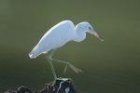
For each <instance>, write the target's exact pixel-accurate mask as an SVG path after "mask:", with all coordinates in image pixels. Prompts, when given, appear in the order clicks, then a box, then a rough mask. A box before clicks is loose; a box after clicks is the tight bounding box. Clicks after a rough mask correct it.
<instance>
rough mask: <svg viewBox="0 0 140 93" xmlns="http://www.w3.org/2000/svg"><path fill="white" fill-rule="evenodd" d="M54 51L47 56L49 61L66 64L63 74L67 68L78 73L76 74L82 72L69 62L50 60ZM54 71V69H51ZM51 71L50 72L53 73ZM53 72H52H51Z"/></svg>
mask: <svg viewBox="0 0 140 93" xmlns="http://www.w3.org/2000/svg"><path fill="white" fill-rule="evenodd" d="M54 51H55V50H52V51H51V53H50V55H49V59H50V60H51V61H55V62H59V63H63V64H66V67H65V69H64V73H65V72H66V70H67V67H68V66H69V67H70V68H71V69H72V70H73V71H74V72H76V73H78V72H82V70H80V69H79V68H77V67H75V66H74V65H72V64H71V63H70V62H67V61H62V60H59V59H54V58H52V56H53V54H54ZM53 70H54V69H53ZM53 70H52V71H53ZM53 72H54V71H53Z"/></svg>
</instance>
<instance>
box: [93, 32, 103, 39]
mask: <svg viewBox="0 0 140 93" xmlns="http://www.w3.org/2000/svg"><path fill="white" fill-rule="evenodd" d="M91 34H92V35H94V36H95V37H97V38H98V39H99V40H100V41H104V39H103V37H102V36H101V35H100V34H99V33H97V32H96V31H94V32H92V33H91Z"/></svg>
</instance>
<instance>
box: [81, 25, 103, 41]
mask: <svg viewBox="0 0 140 93" xmlns="http://www.w3.org/2000/svg"><path fill="white" fill-rule="evenodd" d="M79 25H81V27H83V28H84V29H85V31H86V32H87V33H90V34H92V35H94V36H95V37H97V38H98V39H99V40H101V41H104V39H103V37H102V36H101V35H100V34H99V33H97V31H95V30H94V28H93V26H92V25H91V24H90V23H89V22H81V23H80V24H79Z"/></svg>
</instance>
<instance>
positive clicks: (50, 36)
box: [29, 20, 103, 79]
mask: <svg viewBox="0 0 140 93" xmlns="http://www.w3.org/2000/svg"><path fill="white" fill-rule="evenodd" d="M86 33H90V34H92V35H94V36H95V37H97V38H98V39H99V40H101V41H103V38H102V37H101V36H100V35H99V34H98V33H97V32H96V31H95V30H94V28H93V27H92V26H91V24H90V23H89V22H86V21H84V22H80V23H79V24H77V25H76V26H75V25H74V23H73V22H72V21H70V20H64V21H61V22H59V23H58V24H56V25H55V26H53V27H52V28H51V29H50V30H48V31H47V32H46V33H45V34H44V36H43V37H42V38H41V39H40V41H39V42H38V43H37V45H36V46H35V47H34V48H33V49H32V51H31V52H30V53H29V57H30V58H31V59H33V58H36V57H37V56H39V55H41V54H48V55H47V57H46V58H47V61H48V62H49V63H50V66H51V69H52V72H53V77H54V79H57V76H56V73H55V69H54V67H53V64H52V61H54V62H60V63H64V64H66V67H65V69H64V72H65V71H66V69H67V67H68V66H69V67H70V68H71V69H72V70H73V71H74V72H76V73H78V72H81V70H80V69H78V68H76V67H75V66H74V65H72V64H71V63H69V62H66V61H62V60H58V59H54V58H53V54H54V51H55V50H56V49H58V48H60V47H62V46H64V45H65V44H66V43H68V42H69V41H76V42H81V41H83V40H84V39H85V38H86Z"/></svg>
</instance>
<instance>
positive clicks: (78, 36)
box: [74, 29, 86, 42]
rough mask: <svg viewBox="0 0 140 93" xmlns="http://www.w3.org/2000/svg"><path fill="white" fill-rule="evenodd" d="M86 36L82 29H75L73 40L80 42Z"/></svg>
mask: <svg viewBox="0 0 140 93" xmlns="http://www.w3.org/2000/svg"><path fill="white" fill-rule="evenodd" d="M85 38H86V32H85V30H83V29H75V38H74V41H76V42H81V41H83V40H84V39H85Z"/></svg>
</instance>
